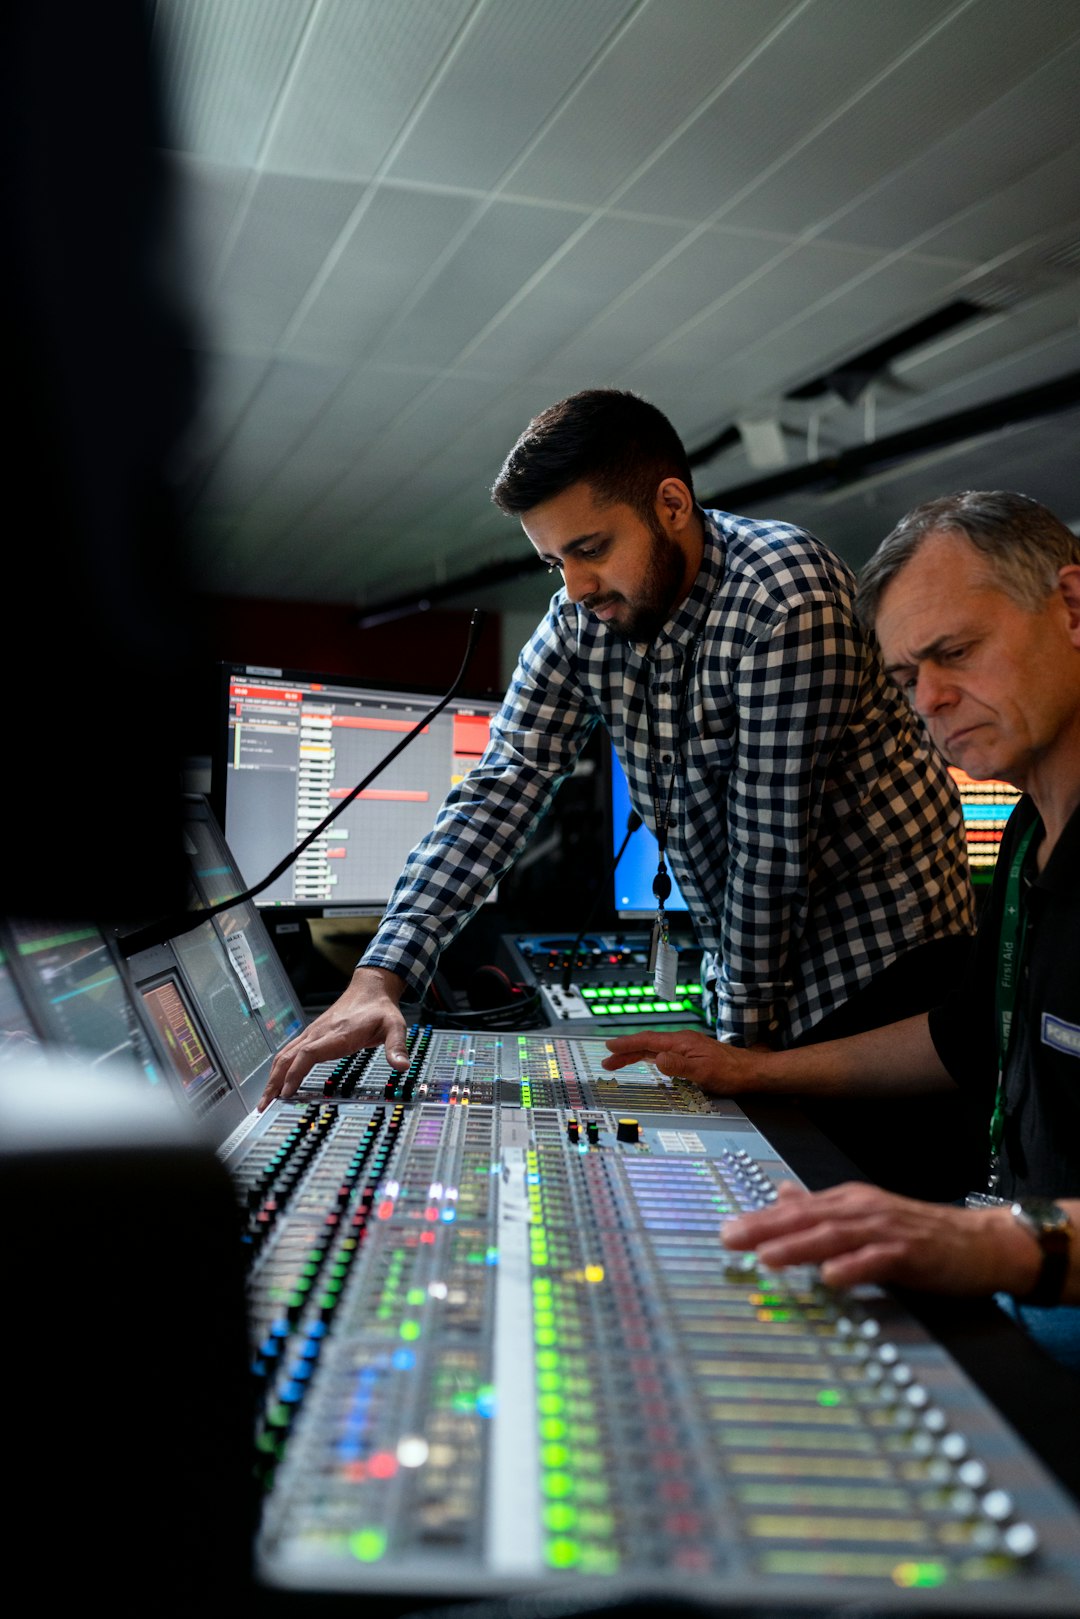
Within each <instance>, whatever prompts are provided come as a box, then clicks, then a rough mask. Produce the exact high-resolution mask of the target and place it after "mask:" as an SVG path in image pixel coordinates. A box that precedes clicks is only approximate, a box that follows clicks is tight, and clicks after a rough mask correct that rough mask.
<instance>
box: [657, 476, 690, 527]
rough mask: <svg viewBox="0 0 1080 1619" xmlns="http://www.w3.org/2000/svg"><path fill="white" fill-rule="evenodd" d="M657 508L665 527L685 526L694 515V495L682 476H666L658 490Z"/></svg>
mask: <svg viewBox="0 0 1080 1619" xmlns="http://www.w3.org/2000/svg"><path fill="white" fill-rule="evenodd" d="M655 509H656V515H657V516H658V517H659V519H660V521H661V522H662V523H664V526H665V527H666V526H667V524H668V523H671V524H673V525H674V527H675V528H677V529H678V528H683V527H685V525H686V524H687V523H688V522H689V521H690V519H691V518H692V517H693V515H694V497H693V495H692V494H691V493H690V491H689V489H688V488H687V487H686V485H685V484H684V483H683V481H682V479H681V478H665V479H664V480H663V482H662V483H661V484H660V485H659V487H658V488H657V491H656V501H655Z"/></svg>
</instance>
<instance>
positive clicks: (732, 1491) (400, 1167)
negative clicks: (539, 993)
mask: <svg viewBox="0 0 1080 1619" xmlns="http://www.w3.org/2000/svg"><path fill="white" fill-rule="evenodd" d="M603 1054H604V1047H603V1043H602V1041H600V1040H584V1039H573V1038H566V1037H564V1036H563V1035H562V1034H561V1033H560V1032H559V1031H556V1030H551V1031H547V1032H540V1033H529V1034H505V1035H501V1036H500V1035H497V1034H484V1035H477V1034H471V1033H448V1032H431V1031H429V1030H424V1029H419V1028H418V1029H414V1030H413V1031H412V1033H411V1035H410V1055H411V1063H410V1067H409V1070H408V1073H407V1074H405V1075H404V1076H399V1075H396V1074H395V1073H394V1072H393V1071H392V1070H391V1069H390V1068H389V1066H388V1065H387V1063H386V1061H385V1058H384V1056H383V1054H382V1053H381V1052H363V1053H360V1054H358V1055H357V1056H355V1057H352V1058H347V1059H344V1060H342V1061H341V1062H338V1063H334V1064H324V1065H322V1066H320V1067H319V1068H317V1069H315V1070H314V1071H313V1073H312V1074H311V1075H309V1076H308V1078H307V1079H306V1080H305V1082H304V1085H303V1087H302V1089H301V1091H300V1092H299V1093H298V1095H297V1096H296V1097H295V1098H294V1099H293V1100H292V1101H291V1102H290V1103H287V1104H285V1103H276V1104H275V1105H274V1106H273V1107H271V1108H270V1109H269V1110H268V1111H267V1112H266V1113H265V1114H262V1115H257V1114H254V1113H252V1114H249V1115H248V1116H247V1117H246V1118H245V1119H244V1121H243V1122H242V1123H241V1124H240V1125H239V1126H237V1127H236V1128H235V1129H234V1130H233V1132H232V1134H231V1135H230V1137H229V1139H228V1140H227V1141H225V1142H224V1143H222V1145H221V1147H220V1152H221V1155H222V1157H223V1158H224V1160H225V1162H226V1163H227V1164H228V1166H229V1168H230V1170H231V1172H232V1176H233V1179H234V1183H235V1185H236V1187H237V1190H238V1195H239V1196H240V1198H241V1201H242V1204H243V1207H244V1208H245V1210H246V1216H247V1238H246V1240H247V1246H248V1249H249V1253H250V1261H249V1290H250V1315H251V1321H252V1342H253V1347H254V1366H255V1374H256V1378H257V1382H258V1385H259V1390H260V1393H259V1421H258V1436H257V1445H256V1453H257V1457H258V1467H259V1472H260V1476H261V1479H262V1483H263V1488H264V1491H265V1496H264V1500H265V1505H264V1510H263V1517H262V1528H261V1534H260V1540H259V1549H258V1556H259V1566H260V1576H261V1578H262V1579H263V1580H264V1581H265V1582H267V1583H268V1584H269V1585H271V1586H272V1587H274V1588H275V1589H279V1590H291V1589H295V1590H301V1591H315V1592H325V1593H335V1592H336V1593H356V1594H358V1595H359V1594H367V1595H369V1596H372V1595H381V1596H385V1595H386V1594H387V1593H390V1594H393V1593H398V1594H400V1595H401V1597H402V1598H403V1599H404V1598H406V1597H407V1598H410V1599H411V1598H414V1597H415V1598H421V1599H429V1598H431V1597H432V1596H436V1597H438V1598H456V1597H465V1596H476V1595H488V1596H491V1595H494V1594H496V1593H500V1592H509V1591H513V1590H519V1589H524V1588H528V1589H530V1590H533V1591H536V1590H539V1589H545V1590H547V1591H548V1592H558V1591H562V1592H564V1593H573V1592H576V1591H578V1590H580V1591H581V1593H582V1598H583V1601H589V1600H593V1601H595V1600H605V1601H606V1600H609V1599H610V1598H611V1597H612V1595H613V1593H614V1594H616V1595H617V1594H618V1593H619V1592H620V1591H625V1592H626V1593H632V1594H633V1595H635V1596H637V1597H640V1596H642V1595H645V1594H648V1593H650V1592H652V1593H653V1594H660V1595H662V1596H664V1597H666V1598H674V1597H676V1596H679V1595H682V1596H684V1597H686V1598H688V1599H698V1600H700V1601H702V1602H708V1603H710V1604H713V1605H715V1606H716V1607H717V1608H718V1609H722V1608H723V1607H724V1606H725V1605H728V1604H731V1605H736V1604H738V1605H742V1606H744V1607H756V1606H758V1605H760V1606H761V1608H762V1609H768V1610H769V1611H772V1612H776V1611H778V1610H779V1609H780V1608H781V1607H783V1606H784V1605H785V1604H786V1603H789V1602H790V1603H792V1604H794V1603H796V1602H797V1603H798V1604H799V1605H800V1609H802V1608H806V1609H809V1610H810V1611H814V1610H816V1611H818V1612H823V1611H825V1610H826V1609H829V1608H833V1609H835V1608H836V1606H837V1605H842V1604H844V1603H848V1602H849V1603H851V1604H853V1605H855V1606H859V1605H860V1604H861V1605H862V1606H860V1611H865V1609H867V1608H873V1610H874V1611H881V1610H887V1611H893V1609H892V1607H891V1606H890V1604H893V1603H895V1604H896V1610H895V1611H898V1612H908V1611H912V1610H914V1611H938V1612H941V1611H944V1610H943V1607H942V1604H944V1609H948V1610H951V1611H955V1612H962V1613H968V1614H971V1615H976V1614H978V1615H980V1616H985V1615H991V1614H994V1613H1000V1614H1005V1613H1013V1612H1017V1611H1021V1610H1022V1611H1023V1612H1024V1613H1025V1614H1032V1615H1034V1614H1039V1613H1046V1614H1062V1615H1063V1614H1065V1613H1072V1614H1075V1612H1076V1611H1077V1606H1078V1603H1080V1513H1078V1511H1077V1508H1076V1505H1075V1503H1074V1502H1072V1500H1071V1498H1070V1497H1069V1496H1068V1495H1067V1494H1066V1493H1065V1492H1064V1491H1063V1490H1062V1489H1061V1488H1060V1487H1059V1486H1058V1485H1057V1484H1056V1483H1055V1482H1054V1480H1053V1479H1052V1478H1051V1476H1050V1475H1049V1474H1048V1473H1047V1472H1046V1470H1045V1469H1044V1468H1043V1467H1042V1466H1041V1464H1040V1463H1039V1462H1038V1461H1037V1459H1036V1458H1035V1457H1034V1455H1033V1454H1032V1453H1031V1452H1030V1451H1029V1450H1027V1448H1026V1447H1025V1446H1024V1445H1023V1444H1022V1443H1021V1441H1020V1440H1019V1439H1018V1438H1017V1436H1016V1435H1015V1433H1014V1432H1013V1431H1012V1429H1011V1428H1009V1427H1008V1426H1007V1425H1006V1423H1005V1422H1004V1421H1003V1420H1002V1419H1001V1417H1000V1416H999V1415H998V1413H997V1411H996V1409H995V1408H994V1407H993V1406H992V1405H991V1404H990V1403H989V1402H988V1401H987V1400H986V1399H985V1398H984V1397H983V1396H982V1395H981V1394H980V1392H979V1391H978V1390H977V1388H976V1387H975V1386H974V1385H973V1384H972V1383H971V1382H970V1381H969V1380H968V1378H967V1377H966V1376H965V1374H964V1373H963V1372H962V1371H961V1370H960V1368H959V1367H958V1366H957V1364H956V1363H955V1362H954V1361H953V1360H952V1359H951V1358H950V1357H949V1355H948V1354H947V1353H946V1352H945V1350H944V1349H943V1348H942V1347H940V1346H939V1344H938V1343H937V1342H936V1340H934V1339H933V1338H932V1337H931V1336H930V1335H929V1333H928V1332H927V1331H926V1330H925V1329H924V1328H922V1327H921V1326H920V1325H919V1324H918V1323H917V1321H916V1320H915V1318H914V1317H913V1316H911V1315H909V1314H908V1313H906V1311H905V1310H904V1309H903V1308H902V1307H901V1306H900V1304H899V1303H897V1302H896V1301H895V1300H894V1299H892V1298H891V1297H889V1296H888V1295H886V1294H884V1293H881V1292H879V1291H878V1290H875V1289H863V1290H860V1291H859V1292H858V1293H856V1294H851V1295H837V1294H835V1293H832V1292H829V1291H827V1290H825V1289H824V1288H823V1287H822V1286H821V1285H820V1283H819V1282H818V1281H817V1279H816V1277H815V1275H814V1274H813V1273H812V1272H810V1271H798V1272H787V1273H784V1274H777V1275H772V1274H768V1273H765V1272H763V1271H760V1270H759V1269H758V1268H757V1267H756V1264H755V1262H754V1260H753V1258H752V1256H734V1255H729V1254H728V1253H727V1251H726V1250H725V1249H723V1248H722V1247H721V1245H720V1244H719V1242H718V1240H717V1233H718V1228H719V1226H720V1224H721V1222H722V1221H723V1219H724V1218H725V1216H726V1215H728V1214H729V1213H730V1212H732V1211H736V1210H740V1209H751V1208H756V1207H760V1206H761V1205H762V1204H764V1203H766V1202H768V1201H769V1200H771V1199H772V1198H773V1197H774V1196H775V1188H776V1185H777V1183H778V1182H779V1181H780V1180H782V1179H785V1178H789V1179H794V1178H796V1177H794V1176H793V1175H792V1173H791V1170H790V1169H789V1168H788V1166H787V1164H785V1163H784V1162H783V1161H782V1160H781V1159H780V1158H779V1157H778V1155H777V1153H776V1152H775V1151H774V1149H773V1148H772V1146H771V1145H770V1143H769V1141H768V1140H766V1138H765V1137H764V1135H762V1134H761V1133H760V1132H759V1131H758V1130H757V1129H756V1128H755V1127H754V1125H753V1123H752V1122H751V1120H750V1119H749V1118H748V1117H747V1115H746V1114H745V1113H744V1112H743V1111H742V1110H741V1109H740V1108H739V1107H738V1106H737V1105H736V1104H735V1103H734V1102H732V1101H714V1100H712V1099H707V1098H705V1097H704V1096H703V1095H702V1094H701V1093H700V1092H698V1091H696V1090H694V1089H693V1088H692V1087H690V1086H688V1085H686V1084H684V1083H683V1082H681V1081H677V1080H670V1079H667V1078H666V1077H665V1076H662V1075H659V1074H658V1073H657V1072H656V1071H655V1070H654V1069H652V1068H651V1067H646V1066H644V1065H641V1066H639V1067H636V1068H630V1069H624V1070H622V1071H621V1072H620V1073H618V1074H615V1075H611V1074H607V1073H605V1071H604V1070H603V1069H601V1067H600V1059H601V1057H602V1056H603Z"/></svg>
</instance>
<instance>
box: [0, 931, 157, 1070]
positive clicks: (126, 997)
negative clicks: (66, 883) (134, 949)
mask: <svg viewBox="0 0 1080 1619" xmlns="http://www.w3.org/2000/svg"><path fill="white" fill-rule="evenodd" d="M3 943H4V951H3V954H4V958H5V960H4V965H5V969H6V972H7V973H8V974H10V980H11V981H10V985H9V987H8V992H7V994H6V995H5V1001H6V1002H9V1003H10V1007H11V1010H12V1012H14V1011H15V1010H16V1007H19V1008H22V1009H24V1010H23V1014H21V1015H25V1013H28V1014H29V1017H30V1019H31V1021H32V1025H33V1029H34V1031H35V1032H36V1034H37V1036H38V1037H39V1038H40V1040H41V1041H43V1042H44V1043H45V1044H47V1045H49V1046H55V1047H61V1048H63V1049H65V1050H68V1051H76V1052H79V1053H81V1054H82V1055H83V1056H85V1057H87V1058H88V1059H89V1061H90V1063H91V1065H93V1066H100V1067H102V1068H111V1067H116V1066H122V1067H123V1068H124V1069H125V1071H130V1072H132V1073H133V1074H134V1075H135V1076H139V1075H141V1076H142V1078H143V1079H145V1080H146V1081H147V1082H148V1083H149V1084H151V1085H157V1084H160V1083H162V1081H163V1079H164V1077H165V1069H164V1067H163V1063H162V1060H161V1053H160V1051H159V1050H157V1049H155V1044H154V1040H153V1038H152V1036H151V1034H150V1032H149V1030H148V1029H147V1028H146V1027H145V1025H144V1023H143V1021H142V1018H141V1016H140V1014H139V1011H138V1008H137V1006H136V1005H135V1004H134V1003H133V1000H132V996H131V991H130V988H129V985H128V983H127V979H126V975H125V971H124V964H123V961H122V959H121V957H120V956H119V955H118V953H117V952H116V950H115V947H114V944H113V941H112V940H111V939H109V938H107V937H106V935H105V934H104V933H103V932H102V930H101V929H100V928H99V927H98V926H97V925H96V924H95V923H92V922H85V921H63V920H59V919H52V918H50V919H44V918H40V917H32V918H25V919H23V918H9V919H8V920H7V921H6V922H5V923H4V924H3ZM15 1032H16V1034H17V1035H18V1034H19V1031H18V1030H17V1029H16V1031H15ZM22 1039H23V1042H24V1043H25V1042H26V1031H23V1032H22Z"/></svg>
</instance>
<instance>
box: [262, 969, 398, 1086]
mask: <svg viewBox="0 0 1080 1619" xmlns="http://www.w3.org/2000/svg"><path fill="white" fill-rule="evenodd" d="M404 990H405V984H404V981H403V980H402V979H401V978H399V977H398V975H397V974H396V973H392V972H387V971H386V969H385V968H383V967H358V968H357V970H356V972H354V973H353V976H352V978H351V979H350V981H349V987H348V989H346V990H345V992H344V993H343V994H342V995H340V996H339V997H338V999H337V1000H336V1001H335V1002H334V1004H333V1006H328V1007H327V1009H326V1011H325V1012H322V1013H320V1015H319V1016H318V1017H317V1018H316V1019H315V1021H314V1022H313V1023H309V1024H308V1026H307V1028H306V1029H305V1030H304V1031H303V1033H302V1034H298V1035H297V1037H296V1039H295V1040H290V1042H289V1044H288V1045H287V1046H283V1047H282V1049H281V1050H280V1051H279V1052H278V1054H277V1056H276V1057H275V1058H274V1061H273V1063H272V1065H271V1068H270V1077H269V1078H268V1080H267V1082H266V1089H265V1090H264V1091H263V1093H262V1096H261V1097H260V1098H259V1112H260V1113H261V1112H262V1111H263V1109H264V1108H267V1107H269V1105H270V1103H271V1102H272V1101H274V1100H275V1098H276V1097H279V1096H280V1097H284V1098H287V1097H290V1096H293V1095H295V1093H296V1092H297V1091H298V1090H299V1088H300V1086H301V1084H302V1083H303V1080H304V1078H305V1076H306V1075H307V1074H309V1073H310V1072H311V1070H312V1069H313V1068H314V1067H315V1064H316V1063H320V1062H330V1061H332V1060H334V1059H336V1058H339V1057H347V1056H349V1055H350V1054H351V1053H352V1052H354V1051H359V1050H361V1049H362V1048H363V1047H365V1046H378V1045H385V1047H386V1060H387V1062H388V1063H389V1064H390V1066H391V1068H397V1069H398V1070H399V1071H400V1072H402V1073H403V1072H404V1071H405V1069H406V1068H408V1066H409V1053H408V1049H407V1046H406V1042H405V1019H404V1018H403V1017H402V1015H401V1011H400V1009H399V1008H400V1001H401V996H402V994H403V993H404Z"/></svg>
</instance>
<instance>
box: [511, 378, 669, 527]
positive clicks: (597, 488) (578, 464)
mask: <svg viewBox="0 0 1080 1619" xmlns="http://www.w3.org/2000/svg"><path fill="white" fill-rule="evenodd" d="M665 478H681V479H682V481H683V483H684V484H686V486H687V488H688V489H689V491H690V493H691V495H693V493H694V485H693V481H692V477H691V473H690V463H689V461H688V460H687V456H686V451H685V450H684V448H683V445H682V441H681V439H680V438H679V435H678V434H677V433H676V431H675V429H674V428H673V427H672V425H671V423H670V422H669V421H668V419H667V417H666V416H665V415H664V414H663V413H662V412H661V411H659V410H657V408H656V406H655V405H650V404H649V403H648V402H647V401H646V400H644V399H640V398H639V397H638V396H637V394H632V393H622V392H620V391H619V390H618V389H616V388H587V389H585V390H584V391H583V392H582V393H576V394H571V395H570V396H569V398H567V399H560V400H559V402H558V404H557V405H551V406H549V407H548V409H547V410H545V411H541V413H540V415H539V416H534V417H533V419H532V421H531V422H530V423H529V425H528V427H527V428H526V429H525V431H524V432H523V433H522V435H521V437H520V438H519V439H518V441H517V443H516V444H515V445H514V448H513V449H512V450H511V451H510V454H509V455H508V456H507V457H506V460H505V461H504V462H503V466H502V471H501V472H500V473H499V476H498V477H497V478H496V480H495V483H494V484H493V485H492V490H491V498H492V500H493V501H494V502H495V504H496V506H498V507H499V509H500V511H504V512H506V513H507V515H508V516H511V517H519V516H520V515H521V514H522V513H523V512H528V511H531V510H532V509H533V507H534V506H539V505H541V504H542V502H544V501H545V500H553V499H554V498H555V496H556V495H561V494H562V492H563V490H565V489H569V488H570V487H571V485H573V484H576V483H585V484H588V486H589V488H590V489H591V490H592V493H593V495H594V497H595V499H596V500H598V501H599V502H600V503H601V505H611V504H613V503H614V502H616V501H622V502H624V503H625V504H626V505H628V506H632V507H633V508H634V510H635V511H637V512H639V513H641V514H642V515H645V514H647V513H649V512H651V511H652V507H653V501H654V500H655V499H656V491H657V488H658V487H659V485H660V484H661V483H662V482H663V480H664V479H665Z"/></svg>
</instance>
